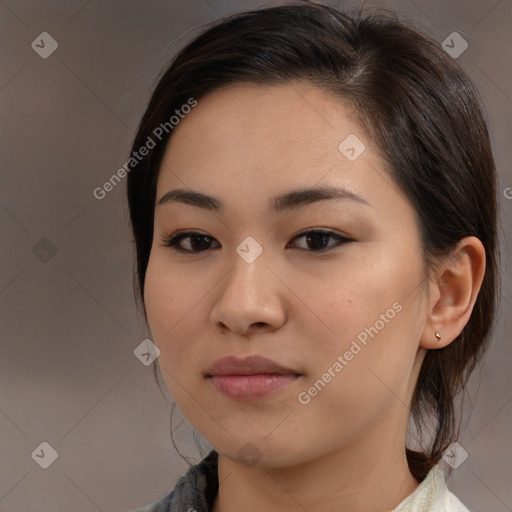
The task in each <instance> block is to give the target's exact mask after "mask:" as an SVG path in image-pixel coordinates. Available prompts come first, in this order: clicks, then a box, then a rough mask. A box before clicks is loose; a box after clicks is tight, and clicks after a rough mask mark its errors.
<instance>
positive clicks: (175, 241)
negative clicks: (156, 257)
mask: <svg viewBox="0 0 512 512" xmlns="http://www.w3.org/2000/svg"><path fill="white" fill-rule="evenodd" d="M300 238H303V239H304V241H305V245H306V247H299V248H300V249H302V250H307V251H308V252H325V251H328V250H330V249H332V248H334V247H337V246H338V245H342V244H347V243H349V242H353V241H354V240H353V239H351V238H347V237H344V236H342V235H339V234H338V233H336V232H334V231H329V230H324V229H310V230H308V231H304V232H302V233H300V234H298V235H297V236H295V237H294V238H293V240H297V239H300ZM329 239H333V240H335V243H330V244H327V242H328V241H329ZM293 240H292V242H293ZM182 242H184V243H182ZM212 242H216V243H217V247H220V244H219V243H218V242H217V241H216V240H215V238H213V237H211V236H209V235H207V234H203V233H199V232H197V231H184V232H181V233H178V234H175V235H173V236H171V237H169V238H164V239H163V240H162V243H163V245H164V246H165V247H170V248H172V249H173V250H175V251H177V252H181V253H188V254H197V253H200V252H204V251H207V250H209V249H211V247H210V244H211V243H212ZM290 244H291V246H292V247H293V246H294V244H293V243H291V242H290V243H289V244H287V246H286V247H287V248H288V247H290ZM326 244H327V245H326ZM312 247H313V248H312Z"/></svg>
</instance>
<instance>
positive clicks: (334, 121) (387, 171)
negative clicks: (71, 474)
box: [127, 3, 498, 512]
mask: <svg viewBox="0 0 512 512" xmlns="http://www.w3.org/2000/svg"><path fill="white" fill-rule="evenodd" d="M142 148H146V149H145V150H142ZM132 150H133V152H137V154H140V155H142V157H141V158H140V161H137V162H135V163H134V166H133V169H131V170H130V172H129V174H128V184H127V186H128V190H127V193H128V202H129V208H130V216H131V223H132V228H133V233H134V242H135V247H136V256H137V269H136V274H137V275H136V283H137V286H138V291H139V292H140V299H141V303H142V306H143V311H144V315H145V318H146V321H147V322H148V323H149V326H150V328H151V333H152V335H153V339H154V343H155V344H156V346H157V347H158V348H159V350H160V355H159V359H158V361H159V364H160V368H161V371H162V374H163V376H164V379H165V382H166V385H167V387H168V389H169V391H170V393H171V395H172V396H173V398H174V400H175V402H176V404H177V405H178V407H179V408H180V410H181V411H182V412H183V414H184V415H185V417H186V418H187V419H188V420H189V422H190V423H191V424H192V425H193V427H194V428H195V429H196V431H197V432H199V433H200V434H201V435H202V436H203V437H204V438H205V439H206V440H207V441H208V443H209V444H210V445H211V446H212V447H213V450H212V451H211V452H210V454H209V455H208V456H207V457H205V458H204V459H203V460H202V461H201V462H200V463H199V464H197V465H196V466H193V467H192V468H191V469H190V470H189V471H188V472H187V474H186V475H184V476H183V477H182V478H181V480H180V481H179V482H178V484H177V486H176V487H175V489H172V490H170V492H169V493H168V494H167V495H166V496H164V497H162V498H161V499H158V500H156V501H155V502H153V503H152V504H151V505H148V506H147V507H146V508H143V509H140V510H141V511H144V512H163V511H193V510H196V511H198V512H203V511H214V512H231V511H235V510H245V511H251V510H280V511H289V510H290V511H291V510H293V511H295V510H314V511H317V512H318V511H324V510H325V511H327V510H338V511H350V512H363V511H364V512H368V511H369V510H371V511H373V512H385V511H386V512H387V511H406V510H407V511H441V510H443V511H467V508H466V507H465V506H464V505H463V504H462V503H461V502H460V501H459V500H458V499H457V498H456V497H455V496H454V495H453V494H452V493H451V492H449V491H448V489H447V487H446V483H445V478H444V471H443V468H442V466H441V465H440V460H441V457H442V455H443V453H445V452H446V450H447V449H448V448H450V447H451V445H452V443H453V442H454V441H455V440H456V439H457V435H458V428H457V424H456V422H455V412H454V397H455V395H456V394H457V393H458V392H459V391H460V390H461V388H462V387H463V386H464V384H465V382H466V380H467V377H468V375H469V373H470V372H471V371H472V369H473V368H474V366H475V364H476V363H477V362H478V360H479V359H480V357H481V356H482V354H483V352H484V350H485V349H486V347H487V344H488V342H489V339H490V334H491V330H492V321H493V314H494V308H495V303H496V293H497V292H496V289H497V279H498V253H497V235H496V231H497V230H496V175H495V165H494V160H493V155H492V151H491V145H490V141H489V135H488V130H487V126H486V123H485V119H484V116H483V114H482V109H481V107H480V105H479V102H478V100H477V97H476V92H475V90H474V88H473V86H472V85H471V83H470V81H469V80H468V78H467V77H466V76H465V74H464V73H463V71H462V70H461V69H460V67H459V66H458V65H457V64H456V63H455V61H454V60H453V59H452V58H451V57H450V56H449V55H447V54H446V53H445V52H444V51H443V50H442V48H441V47H440V46H439V44H437V43H436V42H434V41H432V40H430V39H428V38H427V37H426V36H424V35H422V34H421V33H419V32H417V31H416V30H414V29H413V28H410V27H408V26H405V25H403V24H402V23H400V22H399V21H397V20H396V19H395V18H394V17H393V16H389V15H382V14H380V15H372V14H369V13H367V12H364V11H362V12H360V13H357V14H347V13H343V12H340V11H337V10H335V9H333V8H330V7H327V6H322V5H316V4H306V3H295V4H291V5H285V6H280V7H274V8H267V9H262V10H257V11H252V12H248V13H242V14H238V15H235V16H232V17H231V18H227V19H224V20H222V21H221V22H219V23H217V24H216V25H215V26H213V27H211V28H209V29H208V30H207V31H206V32H204V33H203V34H202V35H200V36H198V37H197V38H195V39H194V40H193V41H192V42H191V43H189V44H188V45H187V47H186V48H185V49H183V50H182V51H181V52H180V53H179V55H178V56H177V57H176V58H175V59H174V61H173V63H172V64H171V66H170V67H169V69H168V70H167V71H166V73H165V74H164V75H163V76H162V78H161V79H160V82H159V83H158V85H157V87H156V89H155V91H154V93H153V96H152V98H151V101H150V103H149V106H148V108H147V110H146V113H145V114H144V116H143V119H142V121H141V124H140V126H139V129H138V132H137V135H136V137H135V141H134V144H133V148H132ZM155 375H156V373H155Z"/></svg>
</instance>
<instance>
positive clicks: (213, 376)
mask: <svg viewBox="0 0 512 512" xmlns="http://www.w3.org/2000/svg"><path fill="white" fill-rule="evenodd" d="M300 377H302V374H301V373H299V372H298V371H296V370H294V369H292V368H288V367H285V366H283V365H280V364H278V363H276V362H275V361H272V360H271V359H267V358H264V357H261V356H249V357H246V358H244V359H238V358H236V357H234V356H230V357H224V358H222V359H219V360H217V361H216V362H215V363H214V364H213V365H212V366H211V367H210V368H209V369H208V371H207V373H206V378H207V379H208V380H209V381H210V382H211V383H212V385H213V386H214V388H215V389H216V390H217V391H219V392H220V393H222V394H223V395H224V396H226V397H228V398H230V399H232V400H238V401H240V400H256V399H258V398H263V397H265V396H267V395H269V394H272V393H275V392H277V391H279V390H282V389H285V388H287V387H289V386H290V385H292V384H293V383H294V382H296V381H297V380H298V379H299V378H300Z"/></svg>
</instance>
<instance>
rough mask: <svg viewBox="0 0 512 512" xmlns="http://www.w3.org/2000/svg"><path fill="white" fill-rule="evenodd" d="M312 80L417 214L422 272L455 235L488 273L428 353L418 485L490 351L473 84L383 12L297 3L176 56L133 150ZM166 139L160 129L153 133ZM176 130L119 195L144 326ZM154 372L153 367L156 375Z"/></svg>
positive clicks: (489, 225) (481, 156) (223, 25)
mask: <svg viewBox="0 0 512 512" xmlns="http://www.w3.org/2000/svg"><path fill="white" fill-rule="evenodd" d="M304 80H306V81H309V82H310V83H312V84H314V85H316V86H318V87H319V88H321V89H322V90H324V91H327V92H329V93H331V94H335V95H337V96H338V97H339V98H341V99H343V100H344V101H346V102H348V104H349V105H351V106H352V107H353V109H354V112H355V113H356V115H357V116H358V120H359V122H360V123H361V125H362V126H364V127H365V128H366V130H367V132H368V134H369V136H370V137H371V139H372V141H373V142H374V144H375V145H376V146H377V147H378V148H379V149H380V151H381V154H382V155H383V157H384V158H385V159H386V161H387V163H388V166H389V169H390V174H391V178H392V179H393V180H394V182H395V183H396V184H397V186H398V187H399V188H400V189H401V190H402V191H403V192H404V193H405V194H406V196H407V197H408V199H409V200H410V202H411V204H412V205H413V207H414V209H415V212H416V216H417V219H418V222H419V229H420V235H421V240H420V242H421V249H422V255H423V259H424V262H425V269H427V272H426V273H427V274H428V272H429V271H430V270H431V269H432V268H433V265H434V262H435V261H436V258H437V257H438V256H442V255H446V254H448V253H449V251H451V250H452V249H454V248H455V246H456V245H457V243H458V242H459V241H460V240H461V239H462V238H464V237H468V236H475V237H477V238H478V239H480V241H481V242H482V244H483V246H484V248H485V255H486V270H485V275H484V278H483V282H482V286H481V289H480V292H479V294H478V297H477V299H476V303H475V306H474V309H473V311H472V314H471V317H470V319H469V321H468V323H467V325H466V326H465V327H464V329H463V330H462V332H461V333H460V335H459V336H458V337H457V338H456V339H455V340H454V341H453V342H452V343H450V344H449V345H447V346H446V347H444V348H441V349H437V350H428V351H427V354H426V356H425V359H424V361H423V364H422V367H421V371H420V374H419V377H418V382H417V385H416V388H415V390H414V395H413V398H412V402H411V420H412V421H413V423H414V425H415V427H416V430H417V431H419V432H420V434H421V433H422V429H424V427H425V425H427V424H428V425H431V424H432V421H433V420H434V425H435V428H434V432H433V436H432V437H431V439H430V441H429V443H428V446H423V447H422V449H421V450H413V449H410V448H407V449H406V451H407V460H408V463H409V467H410V469H411V472H412V474H413V475H414V476H415V478H416V479H418V480H420V481H421V480H422V479H423V478H424V477H425V475H426V474H427V473H428V471H429V470H430V469H431V468H432V467H433V465H434V464H436V463H437V462H438V461H439V459H440V458H441V456H442V454H443V452H444V450H445V449H446V448H447V447H448V446H449V445H450V444H451V443H452V442H453V441H454V440H455V439H456V438H457V436H458V429H459V428H458V422H457V421H456V414H455V405H454V404H455V396H456V395H457V393H458V392H459V391H460V390H461V389H462V388H463V387H464V385H465V384H466V382H467V379H468V377H469V374H470V373H471V371H472V370H473V369H474V367H475V365H476V363H477V362H478V360H479V359H480V358H481V356H482V355H483V353H484V351H485V349H486V348H487V345H488V343H489V341H490V337H491V331H492V326H493V320H494V313H495V308H496V305H497V304H496V302H497V294H498V286H497V283H498V276H499V251H498V247H497V199H496V181H497V179H496V170H495V163H494V159H493V154H492V149H491V142H490V137H489V133H488V128H487V124H486V120H485V116H484V113H483V109H482V106H481V105H480V101H479V99H478V95H477V92H476V90H475V88H474V86H473V85H472V83H471V81H470V80H469V79H468V77H467V76H466V75H465V73H464V72H463V70H462V69H461V67H460V65H458V64H457V63H456V62H455V61H454V59H452V58H451V57H450V56H449V55H448V54H447V53H445V51H444V50H443V49H442V47H441V46H440V45H439V44H438V43H437V42H435V41H433V40H432V39H430V38H429V37H427V36H426V35H424V34H423V33H422V32H421V31H419V30H417V29H415V28H413V27H412V26H410V25H408V24H404V23H403V22H400V21H399V20H398V19H397V18H396V16H395V15H392V14H389V13H382V12H380V13H378V14H376V13H370V12H369V11H366V10H364V9H361V10H360V11H357V12H353V13H344V12H340V11H338V10H336V9H334V8H331V7H328V6H325V5H319V4H310V3H294V4H289V5H282V6H278V7H271V8H265V9H260V10H255V11H250V12H245V13H241V14H236V15H233V16H231V17H228V18H224V19H222V20H221V21H220V22H216V24H215V25H213V26H211V27H209V28H208V29H207V30H206V31H204V32H203V33H201V34H200V35H199V36H197V37H196V38H195V39H194V40H192V42H190V43H189V44H188V45H187V46H186V47H185V48H184V49H182V50H181V52H179V53H178V55H177V56H176V57H175V58H174V59H173V62H172V63H171V65H170V67H169V68H168V69H167V70H166V71H165V73H163V75H162V77H161V79H160V81H159V83H158V85H157V86H156V88H155V90H154V92H153V95H152V97H151V100H150V102H149V105H148V107H147V110H146V112H145V114H144V116H143V118H142V120H141V123H140V125H139V128H138V131H137V134H136V136H135V139H134V142H133V148H132V150H133V151H136V150H137V149H138V148H140V147H142V146H143V145H144V144H145V143H146V141H147V139H148V137H150V136H151V134H152V133H153V130H154V129H155V128H156V127H158V126H159V125H161V124H162V123H165V122H166V121H168V120H169V116H170V115H171V114H172V113H173V112H174V111H175V110H176V109H178V110H179V109H180V108H181V107H182V105H185V104H187V102H188V101H189V100H190V98H194V99H195V100H197V101H199V102H200V99H201V98H202V97H204V96H205V95H206V94H208V93H209V92H212V91H215V90H216V89H219V88H221V87H223V86H228V85H230V84H240V83H254V84H269V85H271V84H276V85H277V84H290V83H295V82H298V81H304ZM161 131H162V130H161ZM170 136H172V131H171V130H169V133H164V134H163V136H162V140H161V142H160V143H159V144H157V146H156V147H155V148H154V149H152V150H151V151H150V152H149V154H148V155H147V156H146V157H145V158H144V159H143V160H142V161H141V162H140V163H138V164H137V165H136V166H135V168H134V169H133V170H131V171H130V173H129V174H128V178H127V198H128V203H129V209H130V219H131V224H132V229H133V235H134V243H135V250H136V269H134V286H135V292H136V294H137V298H138V299H139V300H140V303H141V305H142V309H143V312H144V317H145V319H146V321H147V314H146V309H145V305H144V300H143V296H144V280H145V274H146V269H147V265H148V260H149V255H150V251H151V246H152V239H153V218H154V208H155V200H156V184H157V179H158V174H159V169H160V165H161V162H162V157H163V154H164V151H165V147H166V143H167V142H168V140H169V137H170ZM155 368H156V366H155Z"/></svg>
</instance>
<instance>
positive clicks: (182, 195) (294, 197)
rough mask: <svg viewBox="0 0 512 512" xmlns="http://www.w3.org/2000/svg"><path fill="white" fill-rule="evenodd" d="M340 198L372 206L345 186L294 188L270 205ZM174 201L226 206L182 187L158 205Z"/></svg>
mask: <svg viewBox="0 0 512 512" xmlns="http://www.w3.org/2000/svg"><path fill="white" fill-rule="evenodd" d="M339 199H349V200H351V201H354V202H357V203H360V204H363V205H366V206H370V207H371V206H372V205H371V204H370V203H369V202H368V201H367V200H366V199H364V198H363V197H360V196H358V195H357V194H355V193H354V192H351V191H350V190H347V189H345V188H341V187H334V186H320V187H309V188H303V189H299V190H292V191H291V192H287V193H285V194H281V195H278V196H275V197H273V198H271V199H270V207H271V208H272V209H273V210H274V211H275V212H277V213H281V212H284V211H287V210H291V209H297V208H301V207H304V206H307V205H310V204H312V203H316V202H318V201H327V200H339ZM172 202H179V203H184V204H189V205H192V206H197V207H199V208H204V209H206V210H211V211H214V212H220V211H222V209H223V207H224V205H223V203H222V201H221V200H220V199H217V198H215V197H212V196H209V195H206V194H203V193H201V192H196V191H193V190H186V189H181V188H179V189H175V190H170V191H169V192H166V193H165V194H164V195H163V196H162V197H161V198H160V199H159V200H158V202H157V206H162V205H164V204H169V203H172Z"/></svg>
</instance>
